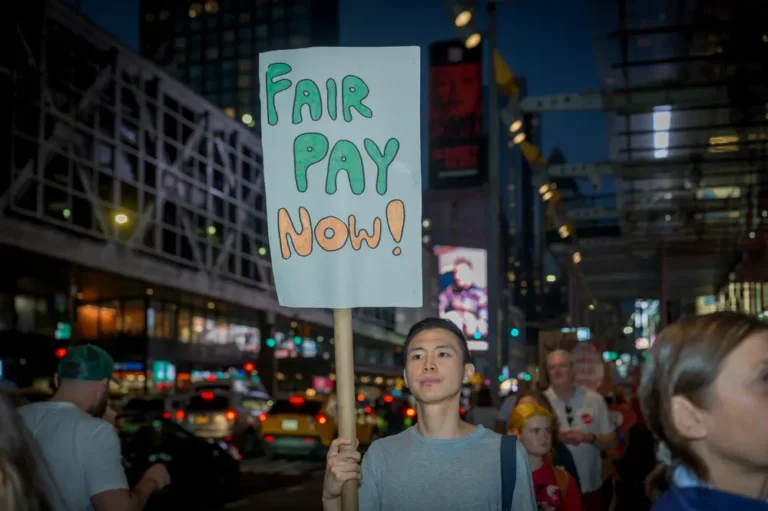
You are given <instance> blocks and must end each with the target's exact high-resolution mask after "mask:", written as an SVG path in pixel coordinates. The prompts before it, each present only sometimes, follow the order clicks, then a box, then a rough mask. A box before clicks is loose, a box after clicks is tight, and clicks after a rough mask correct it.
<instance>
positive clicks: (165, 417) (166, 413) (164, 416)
mask: <svg viewBox="0 0 768 511" xmlns="http://www.w3.org/2000/svg"><path fill="white" fill-rule="evenodd" d="M170 418H171V412H163V419H170Z"/></svg>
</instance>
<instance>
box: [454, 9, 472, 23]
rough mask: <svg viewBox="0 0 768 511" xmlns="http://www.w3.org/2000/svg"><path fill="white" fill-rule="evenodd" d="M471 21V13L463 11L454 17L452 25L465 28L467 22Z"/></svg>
mask: <svg viewBox="0 0 768 511" xmlns="http://www.w3.org/2000/svg"><path fill="white" fill-rule="evenodd" d="M470 21H472V11H470V10H469V9H467V10H465V11H461V12H460V13H459V14H457V15H456V19H455V20H453V23H454V24H455V25H456V26H457V27H458V28H461V27H466V26H467V25H469V22H470Z"/></svg>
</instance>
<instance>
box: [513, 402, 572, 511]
mask: <svg viewBox="0 0 768 511" xmlns="http://www.w3.org/2000/svg"><path fill="white" fill-rule="evenodd" d="M552 421H553V417H552V414H551V413H550V412H549V410H547V409H546V408H544V407H543V406H541V405H538V404H535V403H526V404H522V405H518V406H516V407H515V409H514V410H512V413H511V414H510V416H509V433H510V434H512V435H517V438H518V440H520V443H521V444H523V447H525V450H526V452H527V453H528V461H529V463H530V465H531V471H532V472H533V488H534V492H535V495H536V504H537V505H538V507H539V511H584V504H583V503H582V498H581V491H580V490H579V486H578V484H576V480H575V479H574V478H573V477H572V476H571V475H570V474H568V472H566V470H565V469H563V468H562V467H555V466H554V465H552V457H553V454H552Z"/></svg>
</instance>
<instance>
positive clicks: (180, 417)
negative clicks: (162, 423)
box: [176, 410, 186, 421]
mask: <svg viewBox="0 0 768 511" xmlns="http://www.w3.org/2000/svg"><path fill="white" fill-rule="evenodd" d="M185 416H186V414H185V413H184V410H176V420H180V421H183V420H184V417H185Z"/></svg>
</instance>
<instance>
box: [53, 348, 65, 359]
mask: <svg viewBox="0 0 768 511" xmlns="http://www.w3.org/2000/svg"><path fill="white" fill-rule="evenodd" d="M53 354H54V355H55V356H56V358H64V357H65V356H66V355H67V348H56V351H54V352H53Z"/></svg>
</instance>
